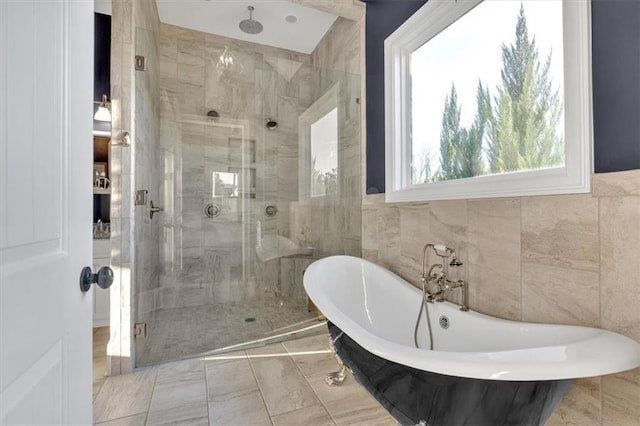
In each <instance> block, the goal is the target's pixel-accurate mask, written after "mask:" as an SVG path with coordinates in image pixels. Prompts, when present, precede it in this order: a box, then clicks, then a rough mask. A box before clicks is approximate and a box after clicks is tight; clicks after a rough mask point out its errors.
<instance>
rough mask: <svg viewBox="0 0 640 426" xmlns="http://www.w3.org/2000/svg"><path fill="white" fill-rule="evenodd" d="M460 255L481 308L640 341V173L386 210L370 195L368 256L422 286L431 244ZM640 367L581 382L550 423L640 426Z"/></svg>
mask: <svg viewBox="0 0 640 426" xmlns="http://www.w3.org/2000/svg"><path fill="white" fill-rule="evenodd" d="M428 242H433V243H444V244H446V245H448V246H452V247H454V248H456V249H457V250H458V253H459V257H460V259H461V260H462V262H464V263H465V266H464V271H463V272H462V274H463V275H464V277H465V278H466V279H467V280H468V282H469V283H470V299H471V300H470V304H471V307H472V309H474V310H477V311H479V312H484V313H487V314H489V315H493V316H497V317H501V318H508V319H515V320H523V321H532V322H551V323H559V324H576V325H585V326H594V327H602V328H604V329H607V330H612V331H615V332H618V333H622V334H624V335H626V336H629V337H630V338H633V339H635V340H636V341H640V309H638V307H639V306H640V263H639V262H638V261H637V257H638V253H640V170H632V171H627V172H619V173H607V174H597V175H594V176H593V179H592V193H591V194H579V195H557V196H540V197H521V198H509V199H492V200H461V201H439V202H430V203H395V204H385V203H384V198H383V196H381V195H371V196H366V197H365V198H364V201H363V208H362V254H363V257H364V258H365V259H368V260H371V261H374V262H376V263H379V264H382V265H384V266H386V267H388V268H389V269H391V270H393V271H394V272H396V273H398V274H399V275H401V276H402V277H404V278H405V279H407V280H408V281H410V282H411V283H413V284H414V285H418V283H419V274H420V260H421V252H422V246H423V245H424V244H425V243H428ZM638 419H640V369H636V370H633V371H630V372H627V373H622V374H615V375H609V376H604V377H597V378H589V379H579V380H577V382H576V385H575V386H574V388H573V389H572V390H571V392H570V393H569V394H568V395H567V396H566V397H565V398H564V400H563V402H562V404H561V405H560V407H559V408H558V409H557V410H556V411H555V413H554V414H553V416H552V418H551V420H550V421H549V423H548V424H550V425H567V424H576V425H600V424H603V425H632V424H637V423H638Z"/></svg>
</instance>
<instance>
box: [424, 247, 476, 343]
mask: <svg viewBox="0 0 640 426" xmlns="http://www.w3.org/2000/svg"><path fill="white" fill-rule="evenodd" d="M429 249H432V250H433V252H434V253H435V254H436V256H438V257H439V258H440V259H442V263H434V264H433V265H431V266H430V267H429V269H428V270H427V251H428V250H429ZM449 258H451V260H450V261H447V259H449ZM460 266H462V262H460V260H458V256H457V254H456V251H455V249H452V248H449V247H447V246H444V245H442V244H425V246H424V247H423V248H422V275H421V277H420V281H421V282H422V302H421V304H420V311H419V312H418V317H417V318H416V326H415V328H414V330H413V342H414V344H415V346H416V348H417V347H418V326H419V325H420V318H421V317H422V312H423V311H424V312H425V319H426V321H427V327H428V329H429V347H430V349H431V350H433V332H432V329H431V320H430V318H429V307H428V303H433V302H442V301H444V297H445V296H446V295H447V293H448V292H450V291H451V290H453V289H455V288H462V306H461V307H460V310H461V311H465V312H466V311H468V310H469V286H468V284H467V283H466V282H464V281H463V280H455V281H452V280H450V279H449V274H448V267H452V268H457V267H460ZM435 269H439V270H440V271H439V272H434V270H435Z"/></svg>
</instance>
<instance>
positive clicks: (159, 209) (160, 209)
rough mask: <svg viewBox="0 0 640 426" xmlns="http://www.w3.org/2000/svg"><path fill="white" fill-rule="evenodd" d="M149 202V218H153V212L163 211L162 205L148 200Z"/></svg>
mask: <svg viewBox="0 0 640 426" xmlns="http://www.w3.org/2000/svg"><path fill="white" fill-rule="evenodd" d="M149 204H150V206H151V208H150V209H149V217H150V218H151V219H153V215H154V213H160V212H163V211H164V209H163V208H162V207H157V206H154V205H153V201H150V202H149Z"/></svg>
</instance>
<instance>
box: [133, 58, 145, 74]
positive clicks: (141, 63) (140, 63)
mask: <svg viewBox="0 0 640 426" xmlns="http://www.w3.org/2000/svg"><path fill="white" fill-rule="evenodd" d="M135 62H136V71H145V70H146V69H147V59H146V58H145V57H144V56H142V55H136V61H135Z"/></svg>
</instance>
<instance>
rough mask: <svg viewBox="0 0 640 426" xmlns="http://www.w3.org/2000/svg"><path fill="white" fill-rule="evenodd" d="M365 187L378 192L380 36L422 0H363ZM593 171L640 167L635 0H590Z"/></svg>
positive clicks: (639, 2) (381, 182)
mask: <svg viewBox="0 0 640 426" xmlns="http://www.w3.org/2000/svg"><path fill="white" fill-rule="evenodd" d="M366 3H367V34H366V51H367V60H366V65H367V76H366V77H367V83H366V85H367V112H366V114H367V193H368V194H375V193H379V192H384V190H385V176H384V151H385V148H384V40H385V38H387V36H389V34H391V33H392V32H393V31H394V30H395V29H396V28H398V27H399V26H400V25H401V24H402V23H403V22H404V21H405V20H406V19H407V18H408V17H410V16H411V15H412V14H413V13H414V12H415V11H416V10H418V9H419V8H420V6H422V5H423V4H424V3H426V1H425V0H368V1H367V2H366ZM591 4H592V46H593V49H592V53H593V56H592V62H593V116H594V165H595V171H596V173H604V172H613V171H621V170H631V169H640V0H592V3H591Z"/></svg>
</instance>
